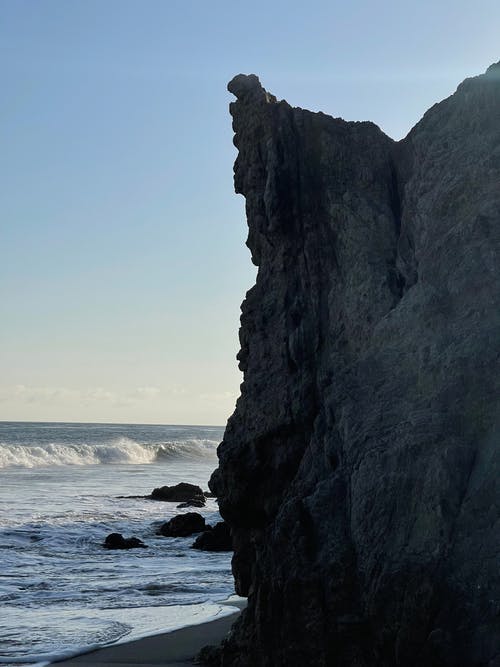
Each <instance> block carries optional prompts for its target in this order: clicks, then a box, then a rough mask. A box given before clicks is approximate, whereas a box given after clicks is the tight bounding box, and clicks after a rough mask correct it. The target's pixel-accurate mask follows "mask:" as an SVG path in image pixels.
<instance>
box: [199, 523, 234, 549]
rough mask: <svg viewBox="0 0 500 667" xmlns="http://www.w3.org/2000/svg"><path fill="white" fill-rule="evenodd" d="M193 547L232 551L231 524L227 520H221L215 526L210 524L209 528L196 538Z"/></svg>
mask: <svg viewBox="0 0 500 667" xmlns="http://www.w3.org/2000/svg"><path fill="white" fill-rule="evenodd" d="M191 548H192V549H199V550H200V551H232V550H233V541H232V539H231V531H230V530H229V526H228V525H227V523H226V522H225V521H219V523H216V524H215V526H214V527H213V528H212V527H211V526H208V530H205V531H204V532H203V533H202V534H201V535H200V536H199V537H197V538H196V540H195V542H194V544H193V546H192V547H191Z"/></svg>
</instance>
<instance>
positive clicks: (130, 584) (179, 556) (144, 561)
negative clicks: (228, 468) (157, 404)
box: [0, 422, 234, 665]
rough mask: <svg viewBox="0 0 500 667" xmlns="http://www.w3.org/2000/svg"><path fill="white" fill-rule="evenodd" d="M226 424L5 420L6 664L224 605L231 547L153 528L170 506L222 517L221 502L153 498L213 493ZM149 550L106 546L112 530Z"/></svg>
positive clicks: (1, 473)
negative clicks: (200, 546)
mask: <svg viewBox="0 0 500 667" xmlns="http://www.w3.org/2000/svg"><path fill="white" fill-rule="evenodd" d="M222 434H223V429H222V428H221V427H212V426H206V427H203V426H150V425H137V424H62V423H14V422H0V664H3V665H19V664H33V663H36V662H41V661H50V660H54V659H56V658H59V657H62V656H67V655H71V654H74V653H78V652H82V651H83V650H85V649H88V648H89V647H94V646H101V645H107V644H110V643H113V642H116V641H124V640H129V639H135V638H138V637H140V636H144V635H148V634H154V633H157V632H161V631H165V630H171V629H174V628H178V627H182V626H185V625H192V624H195V623H198V622H202V621H205V620H208V619H210V618H214V617H216V616H218V615H223V614H225V613H228V608H227V607H222V606H221V605H220V604H219V602H220V601H221V600H224V599H225V598H227V597H228V596H230V595H231V594H232V593H233V592H234V587H233V581H232V577H231V566H230V560H231V554H229V553H209V552H202V551H197V550H193V549H190V546H191V544H192V543H193V541H194V537H186V538H166V537H161V536H158V535H156V534H155V532H156V530H157V528H158V526H159V525H161V524H162V523H163V522H165V521H167V520H168V519H169V518H170V517H172V516H174V515H175V514H179V513H181V512H185V511H197V512H200V513H201V514H203V515H204V516H205V518H206V520H207V523H211V524H214V523H216V522H217V521H218V520H220V515H219V513H218V509H217V503H216V501H215V500H214V499H207V505H206V507H205V508H203V509H200V510H198V509H195V510H179V509H176V504H175V503H164V502H156V501H151V500H145V499H140V498H119V497H118V496H126V495H147V494H149V493H151V491H152V489H153V488H154V487H157V486H163V485H166V484H167V485H172V484H177V483H178V482H183V481H184V482H191V483H194V484H198V485H200V486H201V487H202V488H203V489H207V488H208V487H207V482H208V479H209V477H210V474H211V472H212V471H213V470H214V469H215V468H216V466H217V458H216V447H217V445H218V443H219V442H220V440H221V439H222ZM114 532H117V533H122V534H123V535H124V536H125V537H131V536H135V537H139V538H140V539H142V540H143V541H144V542H145V543H146V544H147V545H148V548H147V549H133V550H129V551H107V550H105V549H104V548H103V547H102V543H103V541H104V539H105V537H106V536H107V535H108V534H109V533H114Z"/></svg>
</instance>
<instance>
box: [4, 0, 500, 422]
mask: <svg viewBox="0 0 500 667" xmlns="http://www.w3.org/2000/svg"><path fill="white" fill-rule="evenodd" d="M499 25H500V4H499V3H498V2H497V1H495V2H493V1H490V0H478V1H477V2H475V3H471V2H463V1H460V0H459V1H454V2H451V1H450V0H444V1H442V2H439V1H438V2H436V1H435V2H429V1H427V0H422V1H420V2H418V3H414V2H412V3H410V2H400V3H398V4H397V5H396V3H393V2H387V1H386V0H381V1H380V2H377V3H375V2H349V3H347V2H322V1H321V2H320V1H316V0H312V1H310V2H308V3H307V4H306V3H293V2H290V1H288V2H281V1H280V2H272V1H270V0H269V1H268V2H262V1H260V0H256V1H255V2H253V3H247V2H245V3H243V2H237V1H236V0H232V2H226V1H225V0H224V1H220V2H217V1H215V0H213V1H212V2H205V1H204V2H202V1H199V0H198V1H194V0H182V1H177V0H163V1H157V0H144V1H141V2H139V0H136V1H133V2H132V1H130V0H119V1H114V0H99V1H96V0H58V1H55V0H50V1H49V0H36V1H35V0H31V1H29V2H25V1H24V0H10V1H6V0H2V2H0V56H1V57H0V76H1V85H2V94H3V95H2V98H3V99H2V102H3V103H2V109H1V112H0V113H1V120H2V123H1V125H2V132H1V133H0V136H1V140H0V141H1V142H2V146H1V155H2V158H3V159H2V160H1V161H0V172H1V173H0V177H1V183H2V185H3V191H2V197H1V200H0V216H1V217H0V220H1V227H0V243H1V246H0V247H1V263H0V318H1V322H2V326H1V330H0V371H1V373H0V419H4V420H54V421H65V420H68V421H113V422H152V423H205V424H210V423H211V424H223V423H224V422H225V421H226V419H227V417H228V416H229V414H230V413H231V412H232V409H233V407H234V402H235V399H236V397H237V395H238V391H239V383H240V382H241V376H240V374H239V372H238V370H237V367H236V362H235V355H236V352H237V350H238V338H237V330H238V326H239V305H240V303H241V301H242V299H243V297H244V294H245V291H246V290H247V289H248V288H249V287H250V286H251V285H252V283H253V280H254V276H255V269H254V267H252V265H251V263H250V258H249V253H248V251H247V249H246V248H245V245H244V242H245V238H246V223H245V217H244V202H243V199H242V198H241V197H238V196H236V195H234V194H233V185H232V163H233V161H234V158H235V149H234V148H233V146H232V131H231V122H230V118H229V115H228V110H227V105H228V103H229V102H230V101H231V95H229V93H227V91H226V84H227V81H228V80H229V79H231V78H232V76H233V75H234V74H237V73H239V72H245V73H249V72H254V73H256V74H258V75H259V77H260V79H261V81H262V83H263V85H264V86H265V87H266V88H267V89H268V90H270V91H271V92H272V93H274V94H275V95H277V97H278V98H285V99H287V100H288V101H289V102H290V103H291V104H293V105H296V106H302V107H304V108H309V109H312V110H322V111H324V112H326V113H329V114H332V115H334V116H341V117H344V118H346V119H347V120H366V119H368V120H373V121H374V122H376V123H378V124H379V125H380V126H381V127H382V129H383V130H384V131H385V132H387V133H388V134H390V135H391V136H393V137H394V138H396V139H399V138H401V137H402V136H404V135H405V134H406V133H407V132H408V131H409V129H410V128H411V127H412V126H413V125H414V124H415V122H417V121H418V119H419V118H420V117H421V116H422V114H423V113H424V112H425V110H426V109H427V108H428V107H429V106H430V105H432V104H433V103H434V102H437V101H439V100H440V99H442V98H444V97H446V96H448V95H449V94H451V93H452V92H453V91H454V90H455V88H456V86H457V85H458V83H459V82H460V81H461V80H462V79H463V78H465V77H466V76H471V75H475V74H478V73H481V72H482V71H484V70H485V69H486V67H487V66H488V65H490V64H491V63H492V62H496V61H498V60H499V59H500V46H499V45H500V40H499V29H498V26H499Z"/></svg>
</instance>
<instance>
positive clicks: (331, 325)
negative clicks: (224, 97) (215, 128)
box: [210, 63, 500, 667]
mask: <svg viewBox="0 0 500 667" xmlns="http://www.w3.org/2000/svg"><path fill="white" fill-rule="evenodd" d="M229 90H230V91H231V92H232V93H233V94H234V95H235V96H236V98H237V99H236V101H235V102H233V103H232V104H231V107H230V109H231V115H232V117H233V128H234V131H235V137H234V143H235V145H236V147H237V148H238V157H237V160H236V163H235V188H236V192H238V193H241V194H243V195H244V196H245V198H246V212H247V218H248V226H249V235H248V247H249V248H250V250H251V253H252V260H253V262H254V263H255V264H256V265H257V266H258V275H257V280H256V284H255V286H254V287H253V288H252V289H250V291H249V292H248V293H247V295H246V299H245V301H244V303H243V306H242V316H241V330H240V340H241V351H240V353H239V355H238V359H239V363H240V368H241V369H242V370H243V372H244V382H243V384H242V387H241V397H240V398H239V400H238V402H237V406H236V411H235V413H234V414H233V416H232V417H231V418H230V419H229V422H228V424H227V428H226V432H225V435H224V440H223V442H222V444H221V445H220V448H219V461H220V463H219V468H218V470H216V471H215V473H214V474H213V477H212V480H211V484H210V487H211V489H212V490H213V491H214V492H215V493H216V494H217V496H218V498H219V503H220V509H221V513H222V515H223V517H224V519H225V520H226V521H227V522H228V523H229V524H230V526H231V528H232V532H233V538H234V545H235V555H234V559H233V572H234V576H235V581H236V589H237V592H238V593H240V594H241V595H248V596H249V604H248V609H247V610H246V612H245V613H244V614H243V615H242V616H241V618H240V620H239V622H238V624H237V625H236V627H235V628H234V630H233V633H232V636H231V638H230V639H229V640H228V641H226V643H225V645H224V647H223V649H222V654H221V664H222V665H224V666H231V667H233V666H234V667H257V666H262V667H285V666H286V667H295V666H297V667H298V666H299V665H300V666H301V667H302V666H304V665H308V666H309V665H311V666H313V665H314V666H316V665H318V666H326V665H331V666H337V667H393V666H396V665H397V666H400V667H417V666H418V667H422V666H425V667H479V666H481V667H486V666H487V667H498V666H499V665H500V601H499V600H500V575H499V570H500V568H499V562H500V561H499V556H500V522H499V507H500V497H499V479H500V463H499V439H500V387H499V378H500V363H499V353H500V271H499V269H500V63H498V64H497V65H493V66H492V67H490V68H489V70H488V71H487V72H486V73H485V74H483V75H481V76H478V77H475V78H472V79H468V80H466V81H464V82H463V83H462V84H461V85H460V86H459V88H458V89H457V91H456V93H455V94H454V95H452V96H451V97H450V98H448V99H446V100H444V101H443V102H441V103H439V104H436V105H435V106H433V107H432V108H431V109H430V110H429V111H428V112H427V113H426V114H425V116H424V117H423V119H422V120H421V121H420V122H419V123H418V124H417V125H416V127H415V128H414V129H413V130H412V131H411V132H410V134H409V135H408V136H407V137H406V138H405V139H404V140H403V141H401V142H398V143H396V142H394V141H392V140H391V139H390V138H389V137H387V136H386V135H385V134H384V133H383V132H382V131H381V130H380V129H379V128H378V127H377V126H376V125H374V124H372V123H369V122H362V123H360V122H345V121H344V120H341V119H338V118H331V117H329V116H327V115H324V114H322V113H311V112H309V111H305V110H302V109H299V108H292V107H291V106H289V105H288V104H287V103H286V102H284V101H277V100H276V98H275V97H273V96H272V95H270V94H269V93H267V92H266V91H265V90H264V89H263V88H262V86H261V85H260V83H259V80H258V79H257V77H256V76H254V75H249V76H244V75H239V76H237V77H235V78H234V79H233V80H232V81H231V83H230V84H229Z"/></svg>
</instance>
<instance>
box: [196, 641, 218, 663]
mask: <svg viewBox="0 0 500 667" xmlns="http://www.w3.org/2000/svg"><path fill="white" fill-rule="evenodd" d="M221 658H222V648H221V647H220V646H204V647H203V648H202V649H201V650H200V651H199V653H198V655H197V656H196V664H197V665H205V667H220V664H221Z"/></svg>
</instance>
